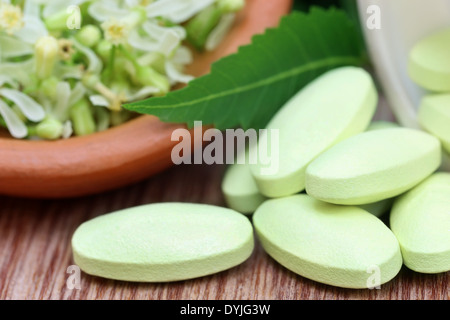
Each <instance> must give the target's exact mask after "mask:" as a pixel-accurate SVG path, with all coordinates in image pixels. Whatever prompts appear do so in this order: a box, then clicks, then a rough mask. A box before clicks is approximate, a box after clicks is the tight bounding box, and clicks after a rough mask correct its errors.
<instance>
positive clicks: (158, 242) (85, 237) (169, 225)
mask: <svg viewBox="0 0 450 320" xmlns="http://www.w3.org/2000/svg"><path fill="white" fill-rule="evenodd" d="M72 249H73V256H74V260H75V263H76V264H77V265H78V266H79V267H80V268H81V269H82V270H83V271H84V272H86V273H88V274H91V275H95V276H100V277H104V278H110V279H116V280H126V281H139V282H163V281H177V280H185V279H191V278H196V277H201V276H205V275H209V274H213V273H216V272H219V271H223V270H226V269H229V268H231V267H233V266H236V265H238V264H240V263H242V262H243V261H245V260H246V259H247V258H248V257H249V256H250V255H251V253H252V250H253V229H252V226H251V224H250V222H249V220H248V218H246V217H245V216H243V215H242V214H240V213H238V212H235V211H233V210H230V209H226V208H221V207H215V206H211V205H202V204H188V203H159V204H150V205H144V206H139V207H135V208H130V209H126V210H122V211H117V212H115V213H111V214H107V215H103V216H100V217H97V218H94V219H92V220H90V221H88V222H85V223H83V224H82V225H81V226H80V227H79V228H78V229H77V230H76V231H75V233H74V235H73V238H72Z"/></svg>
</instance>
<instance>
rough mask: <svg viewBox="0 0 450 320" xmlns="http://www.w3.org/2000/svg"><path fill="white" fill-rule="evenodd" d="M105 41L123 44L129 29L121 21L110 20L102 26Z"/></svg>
mask: <svg viewBox="0 0 450 320" xmlns="http://www.w3.org/2000/svg"><path fill="white" fill-rule="evenodd" d="M102 29H103V31H104V32H105V39H106V40H108V41H110V42H111V43H113V44H123V43H126V41H127V36H128V32H129V27H128V25H127V24H125V23H124V22H122V21H116V20H110V21H105V22H104V23H103V24H102Z"/></svg>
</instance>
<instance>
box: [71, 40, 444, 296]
mask: <svg viewBox="0 0 450 320" xmlns="http://www.w3.org/2000/svg"><path fill="white" fill-rule="evenodd" d="M449 52H450V31H445V32H443V33H441V34H438V35H436V36H433V37H431V38H429V39H426V40H424V41H422V42H421V43H419V44H418V45H417V46H416V47H415V48H414V49H413V51H412V53H411V62H410V71H411V76H412V78H413V79H414V80H416V81H417V82H418V83H420V84H421V85H423V86H424V87H425V88H427V89H429V90H434V91H439V92H441V91H448V92H450V56H449ZM377 97H378V94H377V92H376V89H375V86H374V83H373V80H372V78H371V76H370V75H369V74H368V73H367V72H366V71H365V70H363V69H360V68H356V67H342V68H338V69H335V70H332V71H330V72H327V73H325V74H324V75H322V76H320V77H319V78H317V79H316V80H315V81H313V82H312V83H310V84H309V85H308V86H307V87H305V88H304V89H303V90H301V91H300V92H299V93H298V94H297V95H296V96H294V97H293V98H292V99H291V100H290V101H289V102H288V103H287V104H286V105H285V106H284V107H283V108H281V109H280V111H279V112H278V113H277V114H276V115H275V117H274V118H273V119H272V121H271V122H270V123H269V125H268V127H267V129H268V131H267V134H270V133H271V132H277V134H278V135H277V136H278V140H274V139H267V140H264V141H262V139H261V138H260V141H259V144H258V145H255V146H252V148H251V149H250V150H248V153H251V152H256V151H257V150H258V149H261V148H265V149H266V150H265V151H267V150H269V151H271V152H273V153H272V160H273V161H276V164H277V166H276V168H275V170H273V168H272V170H269V168H268V166H269V165H270V164H268V163H267V162H266V161H261V159H258V162H257V163H256V164H249V163H247V164H234V165H232V166H231V167H230V168H229V169H228V171H227V172H226V174H225V177H224V180H223V184H222V190H223V193H224V196H225V199H226V201H227V203H228V205H229V207H230V208H231V209H225V208H221V207H216V206H209V205H200V204H187V203H165V204H152V205H147V206H141V207H137V208H130V209H127V210H123V211H119V212H116V213H112V214H109V215H105V216H101V217H98V218H95V219H93V220H91V221H88V222H86V223H84V224H83V225H81V226H80V227H79V228H78V230H77V231H76V232H75V234H74V236H73V239H72V247H73V251H74V259H75V263H77V264H78V265H79V266H80V267H81V268H82V269H83V270H84V271H85V272H87V273H89V274H93V275H97V276H102V277H107V278H112V279H119V280H128V281H151V282H160V281H175V280H183V279H190V278H195V277H200V276H204V275H207V274H211V273H215V272H219V271H221V270H225V269H228V268H231V267H233V266H235V265H237V264H239V263H242V262H243V261H245V260H246V259H247V258H248V257H249V256H250V255H251V253H252V250H253V242H254V240H253V228H252V224H251V223H250V220H249V219H248V218H247V217H245V216H244V215H242V214H239V213H238V212H237V211H239V212H241V213H244V214H251V213H253V212H254V214H253V217H252V219H253V226H254V227H255V230H256V233H257V236H258V238H259V240H260V242H261V244H262V246H263V248H264V249H265V251H266V252H267V253H268V254H269V255H270V256H272V257H273V258H274V259H275V260H276V261H278V262H279V263H280V264H282V265H283V266H285V267H286V268H288V269H290V270H292V271H294V272H296V273H298V274H300V275H302V276H304V277H307V278H310V279H313V280H316V281H319V282H322V283H326V284H330V285H334V286H340V287H346V288H369V287H375V286H378V285H381V284H383V283H385V282H387V281H389V280H391V279H392V278H394V277H395V276H396V275H397V273H398V272H399V270H400V268H401V267H402V264H403V263H404V264H405V265H406V266H407V267H408V268H410V269H412V270H415V271H418V272H424V273H438V272H445V271H448V270H450V174H448V173H436V170H437V169H438V168H439V166H440V164H441V150H442V148H443V149H444V152H450V93H448V94H445V93H439V94H430V95H427V96H426V97H425V98H424V100H423V102H422V105H421V107H420V114H419V117H420V123H421V124H422V126H423V128H424V129H425V130H424V131H419V130H413V129H407V128H400V127H398V126H396V125H394V124H390V123H375V124H371V123H370V121H371V119H372V117H373V115H374V112H375V109H376V105H377ZM425 131H426V132H425ZM427 132H428V133H427ZM275 150H276V151H277V152H274V151H275ZM245 156H246V154H245V153H243V154H241V155H240V156H239V157H245ZM274 157H276V158H274ZM241 160H242V159H241ZM304 191H306V194H305V193H304ZM232 209H234V210H232ZM389 210H390V211H391V212H390V223H389V227H388V226H387V225H386V224H384V223H383V222H382V221H381V220H380V219H379V218H378V216H380V215H382V214H383V213H385V212H387V211H389ZM369 212H370V213H369Z"/></svg>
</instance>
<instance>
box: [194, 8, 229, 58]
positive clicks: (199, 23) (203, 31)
mask: <svg viewBox="0 0 450 320" xmlns="http://www.w3.org/2000/svg"><path fill="white" fill-rule="evenodd" d="M222 14H223V12H222V10H221V9H220V8H219V7H218V6H216V5H211V6H209V7H207V8H206V9H204V10H203V11H201V12H200V13H199V14H197V15H196V16H195V17H194V18H192V19H191V21H189V22H188V24H187V25H186V32H187V40H188V41H189V42H190V43H191V44H192V45H193V46H194V47H195V48H196V49H197V50H199V51H201V50H203V49H204V47H205V43H206V39H207V38H208V35H209V34H210V33H211V31H212V30H213V29H214V27H215V26H217V24H218V23H219V21H220V18H221V17H222Z"/></svg>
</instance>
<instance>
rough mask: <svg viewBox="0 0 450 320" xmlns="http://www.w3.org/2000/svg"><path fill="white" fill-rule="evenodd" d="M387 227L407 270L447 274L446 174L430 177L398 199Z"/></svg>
mask: <svg viewBox="0 0 450 320" xmlns="http://www.w3.org/2000/svg"><path fill="white" fill-rule="evenodd" d="M390 225H391V229H392V231H393V232H394V234H395V236H396V237H397V239H398V241H399V243H400V248H401V250H402V255H403V260H404V263H405V265H406V266H407V267H408V268H410V269H411V270H414V271H417V272H423V273H439V272H446V271H450V174H448V173H437V174H434V175H432V176H431V177H429V178H428V179H427V180H425V181H424V182H422V183H421V184H420V185H418V186H417V187H415V188H414V189H412V190H411V191H409V192H408V193H406V194H404V195H402V196H401V197H399V198H398V199H397V200H396V201H395V203H394V207H393V208H392V211H391V216H390Z"/></svg>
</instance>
